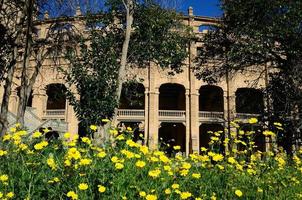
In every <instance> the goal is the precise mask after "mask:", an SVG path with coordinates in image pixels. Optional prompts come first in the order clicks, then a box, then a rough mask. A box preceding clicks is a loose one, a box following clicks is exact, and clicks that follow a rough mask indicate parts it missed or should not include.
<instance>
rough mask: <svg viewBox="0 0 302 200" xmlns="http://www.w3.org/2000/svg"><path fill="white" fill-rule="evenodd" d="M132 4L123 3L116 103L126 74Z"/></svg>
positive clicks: (128, 1)
mask: <svg viewBox="0 0 302 200" xmlns="http://www.w3.org/2000/svg"><path fill="white" fill-rule="evenodd" d="M133 6H134V2H133V0H127V2H126V3H125V8H126V11H127V13H126V23H127V25H126V32H125V40H124V43H123V49H122V57H121V66H120V69H119V73H118V88H117V90H116V100H117V102H118V104H119V101H120V98H121V93H122V87H123V83H124V78H125V75H126V65H127V57H128V49H129V43H130V37H131V31H132V24H133ZM117 111H118V106H117V108H116V109H115V112H114V118H113V124H116V121H117Z"/></svg>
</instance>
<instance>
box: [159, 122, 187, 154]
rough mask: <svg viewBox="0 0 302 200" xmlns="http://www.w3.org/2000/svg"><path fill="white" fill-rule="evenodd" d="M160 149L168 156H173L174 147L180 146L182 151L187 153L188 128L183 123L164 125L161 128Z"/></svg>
mask: <svg viewBox="0 0 302 200" xmlns="http://www.w3.org/2000/svg"><path fill="white" fill-rule="evenodd" d="M159 144H160V149H161V150H163V151H165V152H166V153H167V155H172V153H173V152H174V149H173V147H174V146H180V148H181V149H180V151H181V152H185V151H186V127H185V125H183V124H182V123H162V124H161V127H160V128H159Z"/></svg>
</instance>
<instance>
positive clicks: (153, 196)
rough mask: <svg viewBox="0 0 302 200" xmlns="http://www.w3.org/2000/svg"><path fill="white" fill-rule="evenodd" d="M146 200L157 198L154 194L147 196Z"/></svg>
mask: <svg viewBox="0 0 302 200" xmlns="http://www.w3.org/2000/svg"><path fill="white" fill-rule="evenodd" d="M146 200H157V196H156V195H154V194H148V195H147V196H146Z"/></svg>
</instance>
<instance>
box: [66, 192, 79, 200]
mask: <svg viewBox="0 0 302 200" xmlns="http://www.w3.org/2000/svg"><path fill="white" fill-rule="evenodd" d="M67 197H70V198H71V199H73V200H76V199H78V195H77V194H76V193H75V192H74V191H69V192H68V193H67Z"/></svg>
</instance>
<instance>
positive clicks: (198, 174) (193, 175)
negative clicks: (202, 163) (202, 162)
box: [192, 173, 201, 179]
mask: <svg viewBox="0 0 302 200" xmlns="http://www.w3.org/2000/svg"><path fill="white" fill-rule="evenodd" d="M192 177H193V178H196V179H200V177H201V175H200V173H193V174H192Z"/></svg>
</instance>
